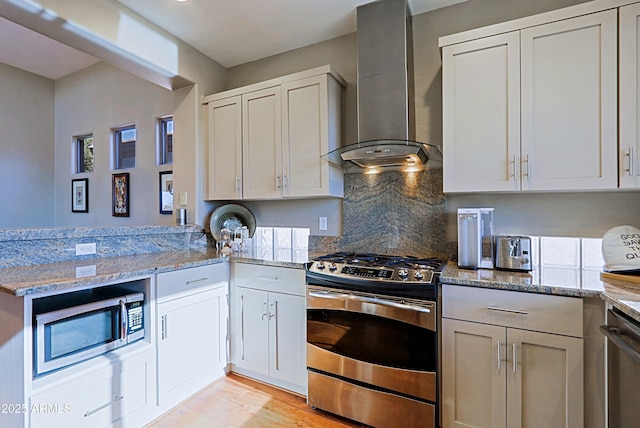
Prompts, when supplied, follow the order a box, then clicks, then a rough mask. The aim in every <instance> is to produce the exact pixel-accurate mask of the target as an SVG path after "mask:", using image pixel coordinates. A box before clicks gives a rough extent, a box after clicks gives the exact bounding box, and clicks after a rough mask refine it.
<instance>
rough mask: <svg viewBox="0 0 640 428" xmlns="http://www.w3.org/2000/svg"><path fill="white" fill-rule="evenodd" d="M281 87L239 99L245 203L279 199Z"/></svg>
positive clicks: (253, 93)
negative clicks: (240, 103) (255, 200)
mask: <svg viewBox="0 0 640 428" xmlns="http://www.w3.org/2000/svg"><path fill="white" fill-rule="evenodd" d="M281 108H282V106H281V102H280V86H276V87H272V88H266V89H262V90H260V91H254V92H250V93H247V94H243V95H242V161H243V177H244V179H243V185H242V191H243V197H244V199H277V198H280V197H282V186H283V182H284V178H283V174H282V154H281V153H282V136H281V132H282V126H281V123H282V110H281Z"/></svg>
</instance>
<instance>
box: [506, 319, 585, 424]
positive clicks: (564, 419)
mask: <svg viewBox="0 0 640 428" xmlns="http://www.w3.org/2000/svg"><path fill="white" fill-rule="evenodd" d="M507 341H508V342H507V343H508V344H509V349H508V350H507V352H508V358H509V367H508V369H507V390H508V400H507V404H508V406H507V421H508V426H509V427H510V428H511V427H513V428H538V427H557V428H561V427H565V428H570V427H571V428H578V427H582V426H583V412H584V409H583V392H584V389H583V360H582V358H583V343H582V339H579V338H575V337H567V336H559V335H555V334H547V333H538V332H532V331H525V330H518V329H508V330H507Z"/></svg>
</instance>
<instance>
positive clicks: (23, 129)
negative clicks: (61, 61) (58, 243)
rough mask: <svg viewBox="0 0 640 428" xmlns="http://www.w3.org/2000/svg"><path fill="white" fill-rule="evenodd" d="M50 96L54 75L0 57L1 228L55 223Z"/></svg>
mask: <svg viewBox="0 0 640 428" xmlns="http://www.w3.org/2000/svg"><path fill="white" fill-rule="evenodd" d="M53 99H54V83H53V80H50V79H46V78H44V77H40V76H36V75H35V74H31V73H27V72H25V71H22V70H18V69H16V68H14V67H11V66H8V65H5V64H2V63H0V129H2V134H1V137H0V175H1V177H2V178H1V180H2V185H1V186H0V188H1V189H2V191H1V192H0V195H1V196H0V200H1V202H0V228H16V227H24V225H25V224H28V225H30V226H31V227H51V226H53V225H54V215H53V213H54V211H53V201H54V186H53V169H54V167H53V156H54V151H53V131H52V130H53V123H54V111H53V105H54V101H53ZM70 186H71V184H69V188H70Z"/></svg>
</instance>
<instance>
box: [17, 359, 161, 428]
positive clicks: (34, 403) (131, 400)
mask: <svg viewBox="0 0 640 428" xmlns="http://www.w3.org/2000/svg"><path fill="white" fill-rule="evenodd" d="M112 357H113V359H114V361H117V363H114V364H113V365H108V366H106V367H103V368H100V369H97V370H94V371H87V372H84V373H82V374H81V375H80V376H75V377H74V376H70V378H71V380H69V381H66V382H62V383H60V384H52V385H51V387H49V388H44V390H42V391H39V392H37V393H36V394H34V395H32V396H31V399H30V403H29V407H30V408H31V409H33V410H32V411H31V412H29V413H30V415H31V425H30V426H31V427H32V428H40V427H44V428H48V427H53V426H57V427H68V428H73V427H78V428H80V427H92V428H94V427H95V428H99V427H110V426H141V425H142V424H143V423H144V422H147V421H148V416H146V415H148V414H149V413H148V412H149V409H150V408H152V407H153V406H154V404H155V397H154V391H153V389H151V388H150V387H149V385H150V384H149V382H150V380H151V379H153V378H154V377H155V361H154V360H155V355H154V353H153V352H146V353H138V354H137V355H135V356H133V357H125V358H122V359H120V358H116V355H115V354H112ZM145 411H146V412H147V413H144V412H145ZM136 413H142V415H144V417H142V418H139V416H138V415H136Z"/></svg>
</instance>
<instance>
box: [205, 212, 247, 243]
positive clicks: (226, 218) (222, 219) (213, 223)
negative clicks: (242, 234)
mask: <svg viewBox="0 0 640 428" xmlns="http://www.w3.org/2000/svg"><path fill="white" fill-rule="evenodd" d="M242 226H247V229H249V237H250V238H251V237H253V234H254V233H255V232H256V218H255V217H254V216H253V213H252V212H251V211H249V210H248V209H247V208H245V207H243V206H242V205H238V204H226V205H222V206H220V207H218V208H216V209H215V210H213V213H211V219H210V220H209V228H210V229H211V235H213V239H215V240H216V241H219V240H220V229H223V228H226V229H230V230H231V232H234V231H235V230H236V229H237V228H239V227H242Z"/></svg>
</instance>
